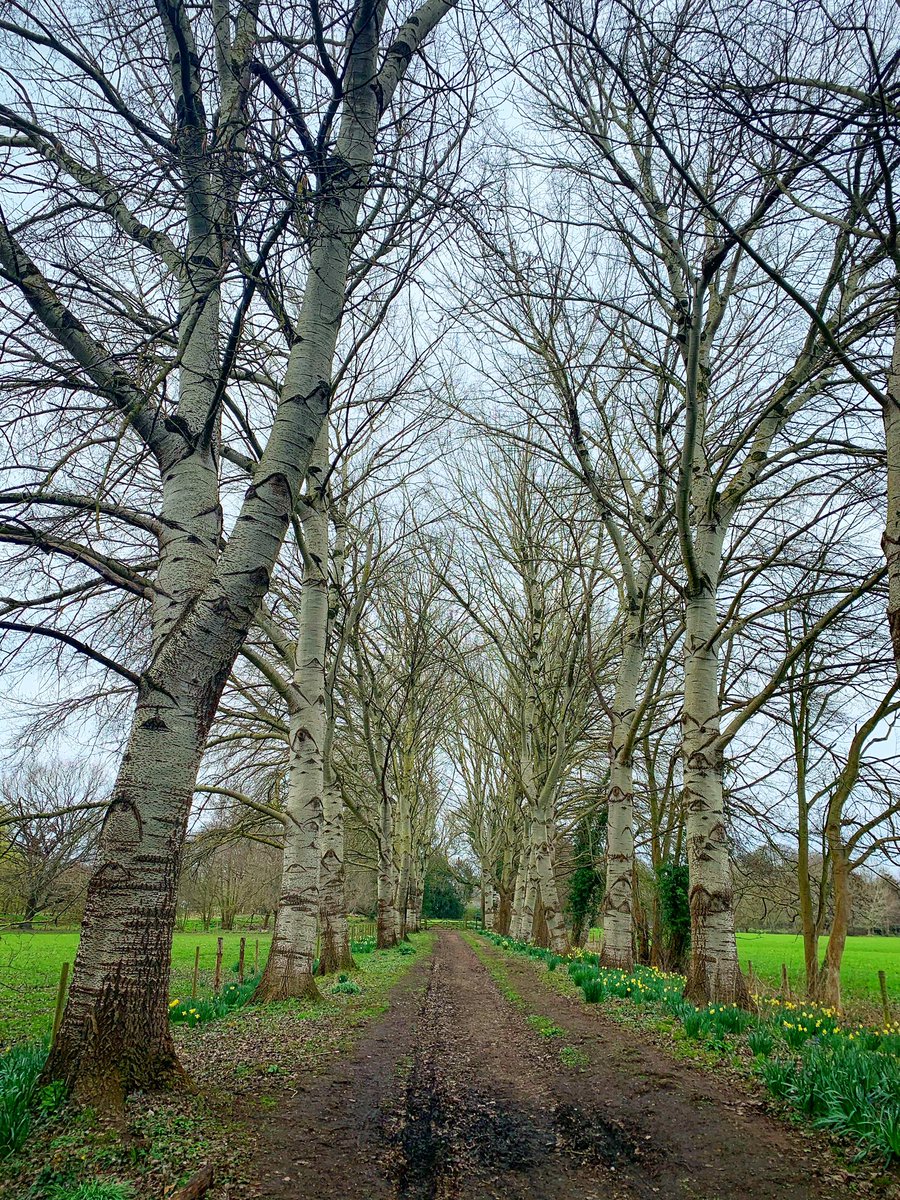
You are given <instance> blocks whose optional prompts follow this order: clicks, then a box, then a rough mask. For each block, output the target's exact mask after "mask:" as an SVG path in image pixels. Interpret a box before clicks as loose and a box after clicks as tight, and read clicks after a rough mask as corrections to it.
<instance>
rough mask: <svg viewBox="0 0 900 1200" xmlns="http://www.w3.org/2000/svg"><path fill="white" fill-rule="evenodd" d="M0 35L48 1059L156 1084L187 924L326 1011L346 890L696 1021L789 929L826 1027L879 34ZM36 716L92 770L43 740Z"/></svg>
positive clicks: (19, 553)
mask: <svg viewBox="0 0 900 1200" xmlns="http://www.w3.org/2000/svg"><path fill="white" fill-rule="evenodd" d="M645 7H646V6H645ZM0 54H2V57H3V63H4V82H3V93H2V97H0V153H2V155H3V163H4V188H3V193H2V212H0V277H2V281H0V323H2V360H0V361H2V370H0V420H2V448H0V454H2V456H3V480H2V489H0V544H2V548H3V560H4V577H5V580H6V582H5V584H4V588H3V595H2V597H0V666H2V670H3V677H4V693H5V695H6V696H7V697H8V698H9V699H10V701H11V703H9V705H8V707H9V709H10V716H9V728H8V738H9V743H10V747H11V750H10V766H9V767H8V769H7V770H6V773H5V774H4V779H3V781H2V784H0V822H2V823H0V882H3V886H4V887H5V886H6V883H5V880H6V878H7V876H6V875H5V874H3V873H2V872H3V864H4V863H8V864H12V863H15V864H17V869H19V870H20V873H21V879H19V880H18V881H17V882H16V884H15V889H17V890H15V889H13V890H11V891H10V895H13V891H14V892H15V901H14V902H15V905H16V907H15V910H14V911H15V912H17V913H19V914H21V916H22V919H24V921H25V922H33V921H34V920H35V918H37V917H39V916H40V914H42V913H45V912H48V911H52V910H53V908H54V905H56V906H57V907H58V905H59V888H60V886H61V884H60V879H62V878H67V879H68V880H69V883H68V884H67V886H72V887H75V886H76V882H75V881H77V887H79V888H81V895H82V897H83V898H82V899H81V900H80V901H79V903H80V904H83V920H82V923H81V939H80V945H79V950H78V955H77V960H76V962H75V965H74V974H73V979H72V985H71V989H70V993H69V997H68V1001H67V1004H66V1008H65V1013H64V1016H63V1019H62V1024H61V1026H60V1029H59V1033H58V1036H57V1037H56V1040H55V1042H54V1045H53V1048H52V1051H51V1054H50V1057H49V1060H48V1063H47V1067H46V1071H45V1077H46V1079H47V1080H52V1079H62V1080H64V1081H66V1082H67V1083H68V1084H69V1085H70V1086H71V1087H72V1089H73V1091H74V1094H75V1095H76V1096H77V1097H78V1098H79V1099H82V1100H84V1101H86V1102H90V1103H92V1104H94V1105H97V1106H99V1107H103V1108H115V1107H117V1106H119V1105H120V1104H121V1102H122V1099H123V1097H124V1096H125V1094H127V1093H128V1092H129V1091H131V1090H134V1089H146V1088H154V1087H156V1088H158V1087H170V1086H178V1085H179V1084H180V1083H181V1082H183V1072H182V1068H181V1067H180V1064H179V1062H178V1059H177V1055H176V1052H175V1048H174V1043H173V1041H172V1037H171V1034H170V1026H169V1021H168V1015H167V1006H168V1001H169V990H168V980H169V970H170V951H171V939H172V933H173V930H174V928H175V926H176V922H177V920H178V919H179V915H180V914H183V913H184V912H186V911H188V910H189V911H191V912H192V913H194V914H197V915H200V916H201V918H202V920H203V921H204V922H207V923H208V922H210V921H213V920H215V921H216V922H221V923H222V924H223V925H225V926H226V927H227V925H228V923H229V922H233V920H234V918H235V916H236V915H238V914H239V913H241V912H243V913H248V912H250V913H259V914H260V916H261V917H263V916H264V915H265V914H272V916H271V919H272V920H273V921H274V934H273V942H272V949H271V953H270V955H269V958H268V962H267V964H266V968H265V972H264V974H263V976H262V979H261V981H260V984H259V987H258V989H257V996H256V999H257V1000H258V1001H260V1002H266V1001H270V1000H277V999H284V998H287V997H291V996H315V995H317V994H318V984H317V982H316V977H315V961H314V960H315V954H316V944H317V939H318V941H319V944H320V946H321V953H320V955H319V962H318V970H319V972H320V973H329V972H331V971H334V970H338V969H340V968H343V967H346V966H349V965H350V964H351V962H352V956H351V949H350V939H349V932H348V923H347V914H348V909H349V908H350V907H351V903H352V902H351V901H350V900H349V897H350V895H351V893H352V892H353V889H354V886H355V885H353V884H351V877H354V876H355V878H356V879H360V878H362V877H363V876H364V877H365V879H366V880H370V881H371V890H372V908H373V910H374V911H375V913H376V917H377V929H378V944H379V945H380V946H382V947H387V946H390V945H393V944H395V943H396V942H397V941H398V940H399V939H402V938H404V937H405V936H406V934H407V932H408V931H409V930H411V929H414V928H416V927H417V925H418V922H419V920H420V918H421V914H422V911H423V903H426V904H427V905H428V908H429V911H432V912H434V911H435V907H434V906H435V905H438V907H440V906H445V907H448V908H452V909H453V912H454V913H458V910H459V907H460V905H462V906H465V904H466V903H468V902H469V900H470V898H472V897H474V898H475V899H476V901H477V902H480V903H481V906H482V910H483V913H484V920H485V924H486V925H488V926H489V927H491V928H494V929H497V930H499V931H502V932H503V933H508V934H510V935H511V936H513V937H515V938H518V939H521V940H532V939H533V940H536V941H539V942H541V943H543V944H546V945H548V946H551V947H552V948H553V949H555V950H557V951H560V952H562V951H565V950H566V949H567V948H568V947H569V946H571V945H572V944H574V943H578V942H583V941H584V939H585V938H586V937H587V936H588V933H589V930H590V929H591V927H592V926H593V925H596V924H599V925H601V926H602V929H603V944H602V960H603V963H604V964H605V965H606V966H614V967H622V968H625V969H630V968H631V966H632V964H633V963H634V962H635V961H637V960H649V961H653V962H655V963H659V964H661V965H666V966H683V967H684V970H685V974H686V985H685V988H686V995H687V996H688V997H689V998H690V999H691V1000H693V1001H694V1002H696V1003H700V1004H702V1003H709V1002H721V1003H732V1002H734V1003H738V1004H749V1003H750V998H749V995H748V991H747V985H746V981H745V979H744V977H743V975H742V972H741V969H740V964H739V961H738V955H737V946H736V940H735V929H736V923H737V921H738V920H742V921H744V922H747V923H750V924H753V925H754V926H755V927H771V926H772V925H773V924H777V925H779V926H780V927H790V928H794V929H797V930H799V931H800V932H801V933H802V935H803V939H804V946H805V961H806V975H807V987H808V990H809V993H810V995H811V996H815V997H818V998H820V999H822V1000H825V1001H827V1002H829V1003H831V1004H833V1005H835V1006H837V1007H839V1006H840V1002H841V995H840V966H841V958H842V954H843V950H844V943H845V940H846V937H847V935H848V933H849V931H850V930H851V929H852V928H856V927H857V926H859V927H861V928H865V929H867V930H869V929H870V930H872V931H874V930H882V929H885V928H890V927H893V925H895V924H896V923H897V922H896V911H895V910H896V895H895V893H896V886H895V885H894V884H893V883H892V882H891V881H892V879H893V876H894V871H895V865H896V863H897V860H898V849H900V847H898V835H900V787H898V783H900V758H898V752H897V746H896V739H895V734H894V727H895V722H896V719H897V715H898V711H900V676H898V669H900V295H898V281H900V248H898V214H897V205H896V186H897V179H898V163H900V135H898V130H900V122H898V116H900V113H898V107H900V83H898V65H900V60H898V55H900V39H898V34H897V28H896V21H895V13H894V9H893V5H891V4H890V3H888V2H887V0H884V2H882V0H873V2H871V3H862V2H859V0H846V2H842V3H840V4H838V3H832V0H816V2H813V0H763V2H762V3H760V2H759V0H753V2H752V3H751V0H735V2H732V3H727V4H726V3H724V2H722V0H671V2H670V3H666V4H663V5H660V6H656V7H654V8H653V9H652V11H651V10H646V11H645V10H644V9H638V8H635V7H632V5H631V4H630V3H629V0H602V2H601V0H526V2H525V3H517V4H512V3H510V4H503V3H496V4H495V3H482V0H465V2H463V0H423V2H422V3H420V4H419V5H418V6H417V5H416V4H415V3H414V2H413V3H409V4H406V3H400V2H399V0H398V2H397V3H394V0H390V2H388V0H346V2H345V0H314V2H313V3H310V4H309V5H285V4H280V3H278V2H277V0H272V2H266V0H198V2H197V3H194V4H187V3H185V2H184V0H156V2H155V3H154V2H152V0H125V2H124V3H122V4H119V5H117V6H115V8H109V7H108V6H105V5H94V4H93V3H87V4H85V5H83V6H79V7H78V8H77V9H75V8H70V6H58V5H55V4H50V3H44V2H43V0H38V3H36V4H29V5H24V4H21V5H20V4H18V3H15V2H11V3H9V4H7V5H5V6H4V7H3V9H2V11H0ZM73 741H80V742H81V743H82V744H90V745H91V746H93V747H96V748H98V751H99V750H102V755H101V756H100V757H102V760H103V762H106V763H113V762H114V763H115V767H116V770H115V772H114V773H113V774H112V775H110V776H109V777H106V776H104V775H102V774H101V773H100V772H99V771H97V772H96V773H92V772H91V771H89V770H88V769H87V768H75V767H71V768H70V769H68V770H64V769H63V768H62V767H60V768H54V767H50V766H47V765H44V766H41V765H37V766H35V765H34V764H35V763H38V764H40V763H42V762H44V761H45V759H46V762H48V763H49V762H50V761H51V760H50V759H49V758H47V757H46V747H47V745H48V743H50V744H56V745H58V746H59V747H61V748H62V750H64V749H65V747H66V746H67V745H70V744H71V743H72V742H73ZM61 752H62V751H61ZM29 855H30V856H31V860H32V861H34V862H38V861H40V862H41V864H42V867H43V873H42V871H38V870H37V869H34V870H32V871H30V873H29V872H27V871H24V867H23V864H24V863H25V862H26V861H28V860H29ZM54 872H55V874H54ZM454 898H455V903H454ZM7 907H8V908H9V910H10V911H12V910H13V902H12V901H11V902H10V904H9V905H8V906H7ZM776 911H777V913H778V916H777V920H776V918H775V917H774V916H773V914H774V913H775V912H776ZM446 915H450V914H449V913H447V914H446ZM266 919H268V918H266ZM824 935H829V938H828V944H827V949H826V950H825V951H824V953H823V951H822V949H821V947H820V939H822V938H823V936H824Z"/></svg>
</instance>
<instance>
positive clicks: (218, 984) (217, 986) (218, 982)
mask: <svg viewBox="0 0 900 1200" xmlns="http://www.w3.org/2000/svg"><path fill="white" fill-rule="evenodd" d="M216 943H217V944H216V974H215V978H214V980H213V991H214V992H215V993H216V994H218V993H219V992H220V991H221V988H222V939H221V938H216Z"/></svg>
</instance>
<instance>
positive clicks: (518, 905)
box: [509, 846, 529, 942]
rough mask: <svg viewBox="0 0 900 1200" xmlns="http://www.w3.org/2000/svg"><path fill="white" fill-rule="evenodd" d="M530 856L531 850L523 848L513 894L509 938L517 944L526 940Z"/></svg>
mask: <svg viewBox="0 0 900 1200" xmlns="http://www.w3.org/2000/svg"><path fill="white" fill-rule="evenodd" d="M528 856H529V849H528V847H527V846H523V847H522V852H521V854H520V856H519V868H518V870H517V871H516V887H515V891H514V893H513V902H512V912H511V914H510V920H509V936H510V937H511V938H512V939H513V941H515V942H523V941H524V940H525V935H524V934H523V932H522V929H523V922H524V912H525V889H526V888H527V886H528Z"/></svg>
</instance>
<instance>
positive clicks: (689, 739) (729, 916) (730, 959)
mask: <svg viewBox="0 0 900 1200" xmlns="http://www.w3.org/2000/svg"><path fill="white" fill-rule="evenodd" d="M707 565H708V570H707V573H706V580H707V583H706V586H704V587H703V588H701V589H700V590H699V594H698V595H695V596H691V597H689V599H688V602H687V613H686V625H685V666H684V711H683V716H682V721H683V745H682V753H683V756H684V796H685V808H686V812H687V852H688V867H689V869H690V908H691V962H690V967H689V970H688V976H687V984H686V986H685V996H686V997H687V998H688V999H689V1000H691V1001H693V1002H694V1003H695V1004H698V1005H704V1004H709V1003H719V1004H735V1003H736V1004H741V1005H748V1004H749V996H748V993H747V986H746V984H745V982H744V977H743V975H742V974H741V970H740V965H739V963H738V955H737V942H736V940H735V931H734V896H733V892H732V884H731V862H730V857H729V850H728V832H727V828H726V825H725V811H724V796H723V787H722V774H723V762H722V751H721V748H720V744H719V678H718V675H719V672H718V645H717V641H716V635H717V614H716V594H715V588H714V586H713V585H712V584H711V582H710V581H711V580H713V579H715V578H717V576H718V554H712V553H708V557H707Z"/></svg>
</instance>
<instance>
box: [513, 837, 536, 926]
mask: <svg viewBox="0 0 900 1200" xmlns="http://www.w3.org/2000/svg"><path fill="white" fill-rule="evenodd" d="M534 857H535V856H534V847H533V845H532V846H531V847H530V848H529V853H528V875H527V878H526V880H525V890H524V894H523V896H522V920H521V924H520V926H519V937H518V939H517V940H518V941H520V942H530V941H531V938H532V934H533V933H534V910H535V907H536V906H537V892H538V881H537V868H536V866H535V861H534Z"/></svg>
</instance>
